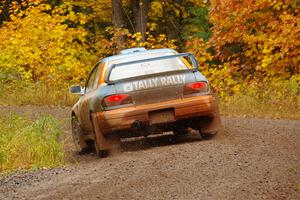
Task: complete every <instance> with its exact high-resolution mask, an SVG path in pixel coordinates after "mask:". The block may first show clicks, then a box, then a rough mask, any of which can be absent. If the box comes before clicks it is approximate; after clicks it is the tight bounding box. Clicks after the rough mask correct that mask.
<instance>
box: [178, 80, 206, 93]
mask: <svg viewBox="0 0 300 200" xmlns="http://www.w3.org/2000/svg"><path fill="white" fill-rule="evenodd" d="M208 90H209V86H208V83H207V82H205V81H201V82H195V83H187V84H186V85H185V87H184V92H183V93H184V95H189V94H194V93H201V92H208Z"/></svg>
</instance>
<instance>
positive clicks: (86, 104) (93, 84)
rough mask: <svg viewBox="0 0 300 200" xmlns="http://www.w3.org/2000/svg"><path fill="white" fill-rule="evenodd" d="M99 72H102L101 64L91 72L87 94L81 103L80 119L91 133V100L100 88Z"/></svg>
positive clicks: (87, 84) (85, 93)
mask: <svg viewBox="0 0 300 200" xmlns="http://www.w3.org/2000/svg"><path fill="white" fill-rule="evenodd" d="M99 70H100V63H97V64H96V65H95V67H94V68H93V70H92V71H91V73H90V75H89V78H88V80H87V82H86V85H85V92H84V95H83V97H82V101H81V109H80V118H81V125H82V127H83V128H84V129H85V130H88V131H90V130H91V128H92V126H91V120H90V109H91V105H90V102H91V99H92V98H93V91H94V90H95V89H96V88H97V86H98V84H97V83H98V78H99Z"/></svg>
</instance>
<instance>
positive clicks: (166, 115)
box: [149, 109, 175, 124]
mask: <svg viewBox="0 0 300 200" xmlns="http://www.w3.org/2000/svg"><path fill="white" fill-rule="evenodd" d="M149 118H150V124H161V123H167V122H174V121H175V113H174V109H168V110H159V111H152V112H149Z"/></svg>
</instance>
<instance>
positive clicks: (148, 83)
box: [123, 75, 186, 92]
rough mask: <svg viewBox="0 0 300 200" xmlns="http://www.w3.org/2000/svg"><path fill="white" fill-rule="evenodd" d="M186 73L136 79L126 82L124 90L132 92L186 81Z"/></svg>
mask: <svg viewBox="0 0 300 200" xmlns="http://www.w3.org/2000/svg"><path fill="white" fill-rule="evenodd" d="M185 77H186V75H173V76H166V77H159V78H151V79H145V80H140V81H134V82H130V83H125V84H124V85H123V90H124V92H131V91H135V90H144V89H150V88H156V87H159V86H169V85H177V84H184V83H185Z"/></svg>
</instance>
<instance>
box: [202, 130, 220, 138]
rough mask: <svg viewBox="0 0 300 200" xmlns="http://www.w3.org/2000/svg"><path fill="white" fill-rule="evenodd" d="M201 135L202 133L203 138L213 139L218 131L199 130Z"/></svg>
mask: <svg viewBox="0 0 300 200" xmlns="http://www.w3.org/2000/svg"><path fill="white" fill-rule="evenodd" d="M199 133H200V135H201V138H202V139H203V140H209V139H212V138H213V137H214V136H215V135H216V134H217V132H213V133H204V132H201V130H200V131H199Z"/></svg>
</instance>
